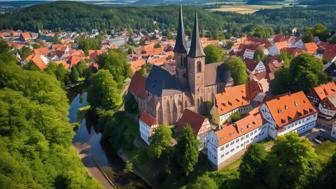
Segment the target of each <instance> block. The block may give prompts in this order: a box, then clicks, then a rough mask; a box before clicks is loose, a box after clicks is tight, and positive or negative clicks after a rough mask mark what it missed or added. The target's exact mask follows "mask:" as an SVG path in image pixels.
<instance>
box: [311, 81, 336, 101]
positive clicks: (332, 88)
mask: <svg viewBox="0 0 336 189" xmlns="http://www.w3.org/2000/svg"><path fill="white" fill-rule="evenodd" d="M333 94H336V83H335V82H329V83H325V84H321V85H319V86H317V87H314V88H313V89H312V90H311V91H310V93H309V94H308V95H307V97H308V99H309V100H310V101H311V102H313V104H314V105H315V106H318V104H319V103H320V102H321V101H322V100H323V99H325V98H326V97H327V96H329V95H333Z"/></svg>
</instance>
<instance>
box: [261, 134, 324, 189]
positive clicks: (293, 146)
mask: <svg viewBox="0 0 336 189" xmlns="http://www.w3.org/2000/svg"><path fill="white" fill-rule="evenodd" d="M267 165H268V167H269V168H268V172H267V176H266V183H267V184H268V186H269V187H270V188H277V189H278V188H280V189H282V188H284V189H287V188H288V189H290V188H304V187H305V186H307V185H308V184H309V182H310V181H311V180H312V179H314V178H316V176H317V175H316V173H317V172H318V171H319V164H318V160H317V154H316V153H315V151H314V148H313V146H312V143H311V142H310V141H309V140H308V139H306V138H304V139H301V138H300V137H299V136H298V135H297V134H296V133H291V134H289V135H286V136H280V137H279V138H278V139H277V140H276V141H275V143H274V146H273V147H272V150H271V152H270V154H269V157H268V158H267Z"/></svg>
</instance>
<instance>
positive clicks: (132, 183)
mask: <svg viewBox="0 0 336 189" xmlns="http://www.w3.org/2000/svg"><path fill="white" fill-rule="evenodd" d="M80 91H81V90H80ZM86 99H87V93H85V92H84V93H78V94H77V95H76V96H75V97H73V98H72V101H71V104H70V109H69V116H68V117H69V120H70V122H71V123H74V122H78V121H79V120H78V110H79V109H80V108H82V107H84V106H87V104H88V103H87V100H86ZM92 119H93V118H92V117H90V114H87V115H86V116H85V117H82V120H80V126H79V128H78V129H77V130H76V135H75V136H74V138H73V141H72V147H73V148H74V149H75V150H76V152H77V154H78V156H79V157H80V158H81V160H82V162H83V164H84V166H85V168H86V170H87V171H88V173H89V174H90V175H91V176H92V177H93V178H95V179H96V180H97V181H99V182H100V183H101V184H102V185H103V186H104V187H105V188H108V189H115V188H118V189H133V188H139V189H148V188H150V187H149V186H148V185H147V184H146V183H145V182H144V181H143V180H142V179H141V178H140V177H138V176H136V175H134V174H133V173H124V172H123V168H124V162H123V161H122V160H121V159H120V158H119V156H118V155H117V152H116V151H113V150H112V149H111V148H109V147H108V146H107V145H106V142H104V141H102V134H101V133H99V132H96V128H95V127H94V123H95V122H96V120H92Z"/></svg>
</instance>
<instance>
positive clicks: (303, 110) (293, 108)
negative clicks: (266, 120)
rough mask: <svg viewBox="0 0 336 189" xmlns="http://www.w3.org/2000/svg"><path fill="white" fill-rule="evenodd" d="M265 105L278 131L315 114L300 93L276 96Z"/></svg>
mask: <svg viewBox="0 0 336 189" xmlns="http://www.w3.org/2000/svg"><path fill="white" fill-rule="evenodd" d="M266 105H267V107H268V109H269V110H270V113H271V115H272V117H273V119H274V121H275V123H276V125H277V128H278V129H281V128H282V127H284V126H286V125H288V124H290V123H292V122H294V121H296V120H299V119H302V118H304V117H307V116H309V115H312V114H314V113H316V112H317V111H316V109H315V107H314V106H313V105H312V104H311V102H310V101H309V100H308V98H307V97H306V95H305V94H304V93H303V92H302V91H300V92H297V93H293V94H285V95H282V96H278V97H276V98H273V99H271V100H268V101H267V102H266Z"/></svg>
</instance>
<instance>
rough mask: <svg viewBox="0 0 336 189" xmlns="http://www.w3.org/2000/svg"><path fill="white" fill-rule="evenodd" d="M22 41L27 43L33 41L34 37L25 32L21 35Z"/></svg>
mask: <svg viewBox="0 0 336 189" xmlns="http://www.w3.org/2000/svg"><path fill="white" fill-rule="evenodd" d="M20 37H21V40H23V41H25V42H27V41H30V40H31V39H32V36H31V35H30V33H29V32H23V33H21V36H20Z"/></svg>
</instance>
